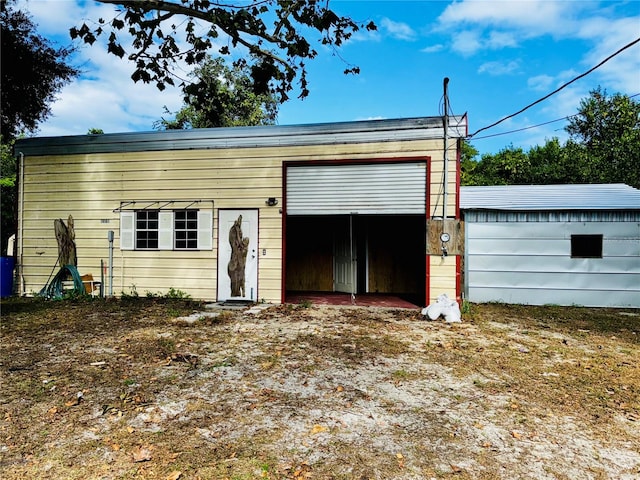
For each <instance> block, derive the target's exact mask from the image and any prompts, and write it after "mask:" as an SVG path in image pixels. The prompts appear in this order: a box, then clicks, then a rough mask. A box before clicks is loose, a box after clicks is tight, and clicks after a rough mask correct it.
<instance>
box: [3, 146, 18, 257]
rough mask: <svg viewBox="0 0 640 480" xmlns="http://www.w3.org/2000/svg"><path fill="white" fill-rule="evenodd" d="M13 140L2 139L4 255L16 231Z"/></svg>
mask: <svg viewBox="0 0 640 480" xmlns="http://www.w3.org/2000/svg"><path fill="white" fill-rule="evenodd" d="M13 143H14V141H13V140H10V141H9V142H4V141H0V155H1V163H0V202H1V206H0V211H1V218H0V221H1V225H0V228H1V229H2V246H1V248H2V255H4V254H5V249H6V248H7V239H8V238H9V237H10V236H11V235H13V234H14V233H16V227H15V224H16V222H15V212H16V209H15V207H16V196H17V193H16V159H15V157H14V156H13Z"/></svg>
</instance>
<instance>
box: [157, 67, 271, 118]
mask: <svg viewBox="0 0 640 480" xmlns="http://www.w3.org/2000/svg"><path fill="white" fill-rule="evenodd" d="M190 76H191V78H192V81H191V82H190V83H188V84H186V85H185V86H184V87H183V89H182V91H183V92H184V105H183V107H182V108H181V109H180V110H179V111H178V112H176V113H175V114H174V115H175V118H173V119H165V118H162V120H160V121H158V122H156V123H155V124H154V126H155V127H156V128H158V129H166V130H176V129H189V128H213V127H239V126H252V125H273V124H274V123H275V121H276V117H277V115H278V101H277V99H276V97H275V95H273V94H272V93H264V94H257V93H255V92H254V91H253V82H252V80H251V78H250V74H249V72H248V69H247V68H246V67H244V66H242V65H238V64H236V65H234V66H233V67H232V68H229V67H227V66H226V65H225V62H224V59H222V58H208V59H207V60H206V61H205V62H203V63H202V64H201V65H199V66H198V67H196V68H195V69H194V71H193V72H192V74H191V75H190ZM165 111H166V113H169V114H173V113H172V112H170V111H168V110H167V109H166V107H165Z"/></svg>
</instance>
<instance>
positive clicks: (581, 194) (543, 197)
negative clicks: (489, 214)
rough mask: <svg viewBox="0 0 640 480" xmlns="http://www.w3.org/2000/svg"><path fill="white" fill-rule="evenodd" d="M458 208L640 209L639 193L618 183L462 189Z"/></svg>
mask: <svg viewBox="0 0 640 480" xmlns="http://www.w3.org/2000/svg"><path fill="white" fill-rule="evenodd" d="M460 208H462V209H467V210H478V209H483V210H484V209H486V210H507V211H539V212H543V211H549V210H565V211H569V210H575V211H584V210H640V190H638V189H635V188H633V187H630V186H629V185H624V184H621V183H618V184H577V185H500V186H491V187H462V188H461V191H460Z"/></svg>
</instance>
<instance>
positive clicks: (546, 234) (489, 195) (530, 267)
mask: <svg viewBox="0 0 640 480" xmlns="http://www.w3.org/2000/svg"><path fill="white" fill-rule="evenodd" d="M460 208H461V210H462V212H463V217H464V220H465V244H466V252H465V257H464V293H465V297H466V298H467V299H468V300H470V301H472V302H505V303H516V304H531V305H545V304H555V305H583V306H594V307H635V308H640V190H637V189H635V188H632V187H630V186H628V185H624V184H606V185H597V184H593V185H511V186H491V187H462V188H461V191H460Z"/></svg>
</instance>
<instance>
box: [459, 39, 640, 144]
mask: <svg viewBox="0 0 640 480" xmlns="http://www.w3.org/2000/svg"><path fill="white" fill-rule="evenodd" d="M638 42H640V37H639V38H636V39H635V40H634V41H632V42H631V43H628V44H627V45H625V46H624V47H622V48H621V49H620V50H618V51H617V52H615V53H612V54H611V55H609V56H608V57H607V58H605V59H604V60H602V61H601V62H600V63H599V64H597V65H596V66H595V67H592V68H590V69H589V70H587V71H586V72H584V73H582V74H580V75H578V76H577V77H575V78H573V79H572V80H569V81H568V82H567V83H565V84H563V85H561V86H560V87H558V88H556V89H555V90H554V91H553V92H551V93H549V94H547V95H545V96H544V97H542V98H540V99H538V100H536V101H535V102H533V103H530V104H529V105H527V106H526V107H524V108H522V109H520V110H518V111H517V112H516V113H512V114H511V115H507V116H506V117H504V118H501V119H500V120H498V121H497V122H494V123H492V124H491V125H488V126H486V127H483V128H481V129H480V130H476V131H475V132H474V133H472V134H471V135H469V137H468V138H471V137H473V136H475V135H477V134H478V133H480V132H482V131H484V130H488V129H490V128H493V127H495V126H496V125H498V124H500V123H502V122H504V121H505V120H508V119H510V118H513V117H515V116H516V115H520V114H521V113H522V112H524V111H525V110H528V109H529V108H531V107H533V106H534V105H537V104H538V103H540V102H542V101H544V100H546V99H547V98H549V97H550V96H552V95H555V94H556V93H558V92H559V91H560V90H562V89H563V88H565V87H568V86H569V85H571V84H572V83H573V82H575V81H576V80H580V79H581V78H582V77H585V76H587V75H589V74H590V73H591V72H593V71H594V70H595V69H597V68H599V67H601V66H602V65H604V64H605V63H607V62H608V61H609V60H611V59H612V58H613V57H615V56H616V55H619V54H620V53H622V52H623V51H625V50H626V49H627V48H631V47H632V46H634V45H635V44H636V43H638Z"/></svg>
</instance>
